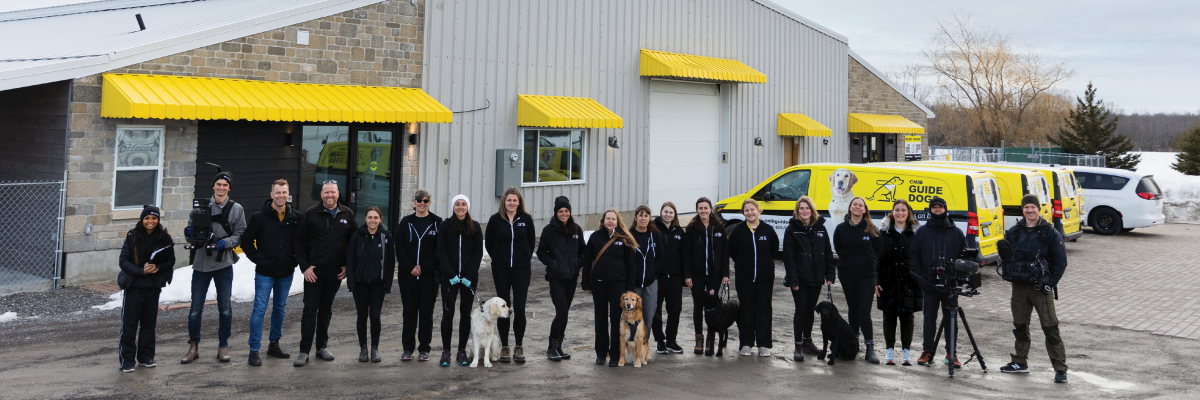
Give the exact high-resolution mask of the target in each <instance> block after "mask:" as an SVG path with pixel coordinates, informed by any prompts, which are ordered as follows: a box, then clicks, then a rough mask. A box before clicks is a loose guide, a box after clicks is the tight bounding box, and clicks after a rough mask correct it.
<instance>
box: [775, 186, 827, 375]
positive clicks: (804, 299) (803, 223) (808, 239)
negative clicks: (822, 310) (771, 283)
mask: <svg viewBox="0 0 1200 400" xmlns="http://www.w3.org/2000/svg"><path fill="white" fill-rule="evenodd" d="M831 239H832V237H830V236H829V232H828V231H827V230H826V229H825V218H822V217H821V216H820V215H817V207H816V206H815V205H813V201H812V199H811V198H809V197H808V196H800V199H799V200H796V208H795V210H793V211H792V220H791V221H789V222H788V227H787V229H784V231H783V270H784V277H783V285H784V286H787V287H788V288H791V289H792V290H791V292H792V301H793V302H795V304H796V312H795V314H793V315H792V329H793V332H794V333H793V338H794V340H795V342H796V350H795V352H793V353H792V359H793V360H796V361H804V355H805V354H812V355H816V354H817V353H818V351H817V346H816V345H814V344H813V341H812V329H813V320H814V318H813V316H814V312H815V310H816V308H817V299H819V298H820V296H821V286H823V285H832V284H833V281H834V279H835V277H836V270H837V269H836V268H835V267H836V265H835V263H834V261H833V245H832V243H831V242H830V240H831Z"/></svg>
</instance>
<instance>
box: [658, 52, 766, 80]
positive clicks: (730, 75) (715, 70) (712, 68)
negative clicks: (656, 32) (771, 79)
mask: <svg viewBox="0 0 1200 400" xmlns="http://www.w3.org/2000/svg"><path fill="white" fill-rule="evenodd" d="M641 74H642V76H655V77H664V78H685V79H696V80H705V81H720V82H748V83H767V76H766V75H765V74H763V73H762V72H758V71H756V70H754V68H750V67H749V66H747V65H746V64H742V62H741V61H738V60H728V59H724V58H713V57H704V56H694V55H689V54H679V53H668V52H665V51H654V50H646V49H642V59H641Z"/></svg>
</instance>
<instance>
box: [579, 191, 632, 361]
mask: <svg viewBox="0 0 1200 400" xmlns="http://www.w3.org/2000/svg"><path fill="white" fill-rule="evenodd" d="M636 247H637V241H635V240H634V239H633V237H632V236H631V235H630V234H629V231H628V230H627V229H626V228H625V222H622V221H621V217H620V214H619V213H617V210H614V209H611V208H610V209H608V210H606V211H604V217H603V219H602V222H601V223H600V227H599V228H598V229H597V230H596V231H595V232H592V236H590V237H588V241H587V247H586V248H585V250H586V251H585V252H584V253H585V254H584V257H583V258H584V261H583V264H584V265H583V291H585V292H588V294H591V295H592V302H593V304H595V306H596V313H595V316H596V319H595V322H594V324H595V327H596V365H604V358H605V357H606V356H607V357H608V366H610V367H615V366H617V360H618V357H619V355H618V352H619V351H621V348H620V346H619V342H620V340H621V336H620V327H621V326H620V324H621V295H622V294H624V293H625V292H626V291H627V289H628V288H632V287H633V269H634V267H633V265H634V263H635V262H636V261H635V259H636V257H637V255H636V250H635V248H636Z"/></svg>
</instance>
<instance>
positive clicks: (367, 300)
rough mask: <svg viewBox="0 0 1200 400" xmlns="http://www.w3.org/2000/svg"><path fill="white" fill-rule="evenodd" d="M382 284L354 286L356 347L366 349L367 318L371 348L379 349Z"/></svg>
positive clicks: (383, 289) (383, 290)
mask: <svg viewBox="0 0 1200 400" xmlns="http://www.w3.org/2000/svg"><path fill="white" fill-rule="evenodd" d="M385 291H387V288H385V287H383V282H375V283H370V284H368V283H357V284H355V285H354V308H355V309H356V310H358V324H357V327H358V346H359V347H367V318H368V317H369V318H370V319H371V348H376V349H377V348H379V330H380V323H379V312H380V311H382V310H383V296H384V293H383V292H385Z"/></svg>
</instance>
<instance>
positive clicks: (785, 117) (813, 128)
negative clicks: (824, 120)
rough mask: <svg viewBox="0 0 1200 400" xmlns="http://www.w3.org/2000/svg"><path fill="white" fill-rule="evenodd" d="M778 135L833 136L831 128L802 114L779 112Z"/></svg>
mask: <svg viewBox="0 0 1200 400" xmlns="http://www.w3.org/2000/svg"><path fill="white" fill-rule="evenodd" d="M778 130H779V136H825V137H829V136H833V130H831V129H829V128H826V127H825V125H821V123H820V122H817V121H814V120H813V119H812V118H809V117H808V116H807V115H804V114H785V113H780V114H779V128H778Z"/></svg>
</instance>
